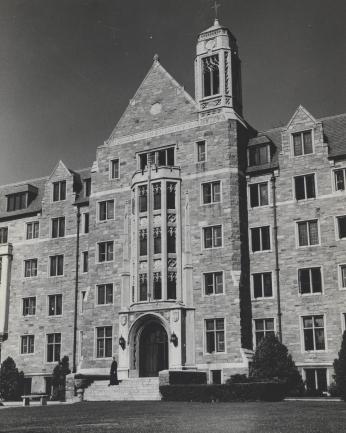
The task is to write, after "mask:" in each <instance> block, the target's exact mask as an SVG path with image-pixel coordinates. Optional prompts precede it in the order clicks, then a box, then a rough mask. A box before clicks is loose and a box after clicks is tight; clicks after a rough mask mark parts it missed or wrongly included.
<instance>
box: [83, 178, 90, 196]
mask: <svg viewBox="0 0 346 433" xmlns="http://www.w3.org/2000/svg"><path fill="white" fill-rule="evenodd" d="M83 184H84V196H85V197H90V194H91V178H90V177H89V178H88V179H84V180H83Z"/></svg>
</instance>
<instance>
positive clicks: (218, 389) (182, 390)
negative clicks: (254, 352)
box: [160, 382, 286, 402]
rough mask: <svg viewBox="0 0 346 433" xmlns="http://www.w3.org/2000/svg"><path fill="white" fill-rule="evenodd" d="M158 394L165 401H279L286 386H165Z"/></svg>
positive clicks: (255, 384)
mask: <svg viewBox="0 0 346 433" xmlns="http://www.w3.org/2000/svg"><path fill="white" fill-rule="evenodd" d="M160 392H161V395H162V398H163V400H166V401H199V402H212V401H224V402H227V401H256V400H261V401H281V400H283V399H284V398H285V396H286V386H285V384H284V383H281V382H253V383H232V384H229V385H166V386H160Z"/></svg>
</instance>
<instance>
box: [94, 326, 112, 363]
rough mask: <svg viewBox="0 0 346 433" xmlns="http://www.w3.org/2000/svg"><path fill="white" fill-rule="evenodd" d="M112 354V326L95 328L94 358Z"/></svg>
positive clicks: (107, 356) (108, 356)
mask: <svg viewBox="0 0 346 433" xmlns="http://www.w3.org/2000/svg"><path fill="white" fill-rule="evenodd" d="M111 356H112V327H111V326H103V327H100V328H96V358H110V357H111Z"/></svg>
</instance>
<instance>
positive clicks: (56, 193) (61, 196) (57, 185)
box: [53, 180, 66, 201]
mask: <svg viewBox="0 0 346 433" xmlns="http://www.w3.org/2000/svg"><path fill="white" fill-rule="evenodd" d="M61 200H66V180H61V181H60V182H53V201H61Z"/></svg>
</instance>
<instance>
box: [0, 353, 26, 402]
mask: <svg viewBox="0 0 346 433" xmlns="http://www.w3.org/2000/svg"><path fill="white" fill-rule="evenodd" d="M23 389H24V374H23V372H19V371H18V368H17V367H16V363H15V362H14V360H13V359H12V358H10V357H8V358H7V359H5V361H4V362H3V363H2V364H1V368H0V397H1V398H3V399H4V400H20V397H21V395H22V394H23Z"/></svg>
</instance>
